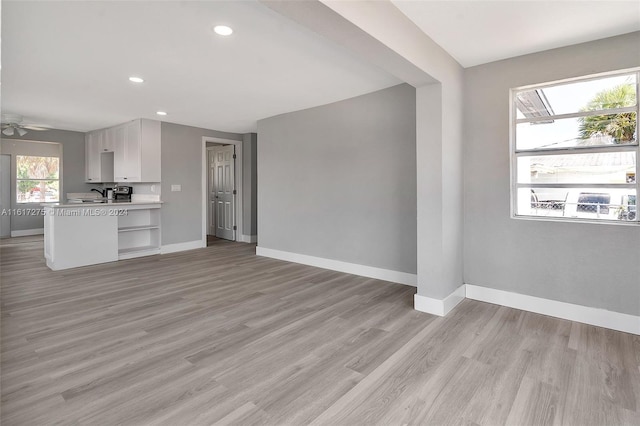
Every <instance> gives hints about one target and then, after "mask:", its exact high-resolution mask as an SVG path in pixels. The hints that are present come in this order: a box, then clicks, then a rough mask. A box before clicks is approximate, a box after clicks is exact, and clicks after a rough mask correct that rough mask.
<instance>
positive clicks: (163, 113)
mask: <svg viewBox="0 0 640 426" xmlns="http://www.w3.org/2000/svg"><path fill="white" fill-rule="evenodd" d="M156 114H158V115H167V113H166V112H164V111H158V112H156Z"/></svg>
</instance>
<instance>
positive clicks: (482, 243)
mask: <svg viewBox="0 0 640 426" xmlns="http://www.w3.org/2000/svg"><path fill="white" fill-rule="evenodd" d="M638 46H640V33H639V32H636V33H633V34H627V35H624V36H620V37H614V38H609V39H604V40H599V41H595V42H591V43H585V44H580V45H575V46H571V47H566V48H562V49H555V50H551V51H547V52H542V53H537V54H532V55H527V56H522V57H518V58H513V59H508V60H504V61H500V62H494V63H491V64H487V65H481V66H477V67H473V68H469V69H467V70H466V71H465V84H466V92H465V137H466V146H465V222H464V230H465V234H464V259H465V262H464V279H465V282H466V283H468V284H474V285H479V286H485V287H492V288H496V289H500V290H506V291H511V292H515V293H521V294H527V295H532V296H538V297H543V298H548V299H553V300H559V301H562V302H569V303H575V304H578V305H584V306H591V307H597V308H603V309H608V310H612V311H617V312H623V313H627V314H632V315H639V314H640V281H639V280H640V278H639V277H640V226H623V225H606V224H585V223H558V222H542V221H527V220H519V219H512V218H510V210H509V206H510V204H509V199H510V192H509V191H510V187H509V185H510V183H509V89H510V88H512V87H518V86H523V85H528V84H536V83H543V82H548V81H554V80H559V79H565V78H569V77H578V76H582V75H588V74H592V73H599V72H605V71H612V70H618V69H625V68H630V67H637V66H640V55H638Z"/></svg>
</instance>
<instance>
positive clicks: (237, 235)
mask: <svg viewBox="0 0 640 426" xmlns="http://www.w3.org/2000/svg"><path fill="white" fill-rule="evenodd" d="M207 142H213V143H217V144H222V145H234V146H235V152H236V161H235V165H234V169H235V176H234V184H235V187H236V196H235V197H234V200H233V201H234V204H235V207H234V208H235V212H236V213H235V217H234V225H235V227H236V231H235V232H234V240H235V241H244V235H243V234H242V217H243V214H242V213H243V210H242V142H243V141H237V140H233V139H223V138H214V137H210V136H203V137H202V165H201V168H202V180H201V184H202V187H201V192H202V247H206V246H207V227H208V226H207V225H208V223H207V222H208V220H207V212H208V206H207V204H208V202H209V201H208V200H209V194H208V192H209V191H208V174H209V170H208V164H207V163H208V155H207ZM246 242H248V241H246Z"/></svg>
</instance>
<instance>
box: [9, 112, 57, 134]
mask: <svg viewBox="0 0 640 426" xmlns="http://www.w3.org/2000/svg"><path fill="white" fill-rule="evenodd" d="M48 129H49V127H48V126H44V125H41V124H30V123H23V119H22V116H21V115H14V114H2V134H3V135H6V136H13V135H14V134H16V133H17V134H18V135H20V136H24V135H26V134H27V130H36V131H42V130H48Z"/></svg>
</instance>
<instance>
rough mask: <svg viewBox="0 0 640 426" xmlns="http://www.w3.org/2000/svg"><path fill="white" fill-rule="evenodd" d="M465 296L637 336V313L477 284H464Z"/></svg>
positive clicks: (638, 320)
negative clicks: (583, 304) (560, 300)
mask: <svg viewBox="0 0 640 426" xmlns="http://www.w3.org/2000/svg"><path fill="white" fill-rule="evenodd" d="M466 296H467V298H469V299H473V300H479V301H481V302H487V303H494V304H496V305H501V306H507V307H509V308H515V309H521V310H523V311H529V312H535V313H538V314H542V315H548V316H551V317H556V318H562V319H566V320H570V321H576V322H581V323H584V324H590V325H595V326H598V327H604V328H610V329H612V330H618V331H623V332H625V333H632V334H638V335H640V316H635V315H629V314H623V313H621V312H614V311H607V310H605V309H600V308H592V307H588V306H582V305H574V304H573V303H566V302H559V301H557V300H550V299H543V298H540V297H535V296H528V295H525V294H518V293H512V292H508V291H503V290H496V289H493V288H488V287H480V286H476V285H471V284H467V285H466Z"/></svg>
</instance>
